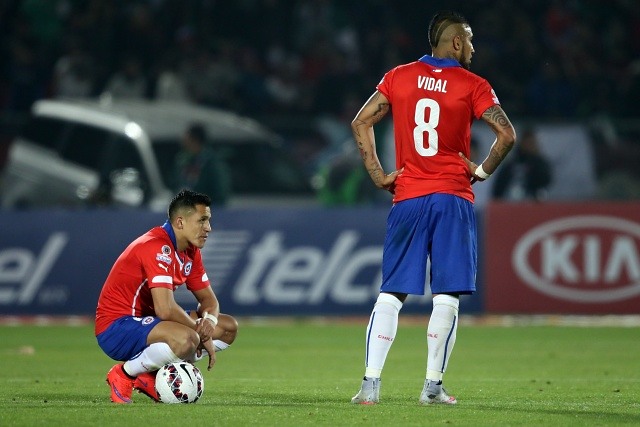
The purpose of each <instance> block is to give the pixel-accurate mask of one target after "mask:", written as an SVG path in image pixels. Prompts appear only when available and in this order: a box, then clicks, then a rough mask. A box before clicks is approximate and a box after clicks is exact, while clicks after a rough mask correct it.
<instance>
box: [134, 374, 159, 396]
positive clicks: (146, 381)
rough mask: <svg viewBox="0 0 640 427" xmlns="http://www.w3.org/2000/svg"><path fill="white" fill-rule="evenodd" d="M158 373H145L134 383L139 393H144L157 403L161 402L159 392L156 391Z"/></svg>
mask: <svg viewBox="0 0 640 427" xmlns="http://www.w3.org/2000/svg"><path fill="white" fill-rule="evenodd" d="M157 372H158V371H153V372H145V373H143V374H140V375H138V377H137V378H136V380H135V381H134V382H133V388H135V389H136V390H138V393H143V394H146V395H147V396H149V397H150V398H151V399H153V400H155V401H156V402H159V401H160V398H159V397H158V392H157V391H156V373H157Z"/></svg>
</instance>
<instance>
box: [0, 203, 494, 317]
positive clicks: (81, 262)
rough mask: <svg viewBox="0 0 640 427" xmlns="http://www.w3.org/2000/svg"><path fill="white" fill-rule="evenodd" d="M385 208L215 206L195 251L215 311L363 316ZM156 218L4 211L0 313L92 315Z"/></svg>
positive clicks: (474, 303) (186, 301) (183, 300)
mask: <svg viewBox="0 0 640 427" xmlns="http://www.w3.org/2000/svg"><path fill="white" fill-rule="evenodd" d="M387 213H388V208H387V207H379V208H339V209H338V208H336V209H322V208H291V209H289V208H276V209H274V208H270V209H250V210H234V209H228V210H225V209H220V210H215V211H214V212H213V219H212V226H213V232H212V234H211V237H210V239H209V240H208V242H207V244H206V246H205V247H204V249H203V251H202V255H203V260H204V263H205V267H206V268H207V271H208V275H209V278H210V279H211V281H212V284H213V287H214V290H215V292H216V294H217V296H218V298H219V300H220V303H221V306H222V310H223V311H224V312H228V313H231V314H233V315H236V316H268V315H285V316H306V315H349V316H350V315H368V314H369V313H370V311H371V308H372V304H373V303H374V301H375V299H376V297H377V295H378V289H379V286H380V281H381V262H382V243H383V239H384V233H385V221H386V216H387ZM163 222H164V215H162V214H157V213H151V212H146V211H115V210H88V211H74V212H67V211H42V212H9V211H7V212H3V213H2V215H0V230H1V233H0V315H9V314H11V315H37V314H51V315H56V314H60V315H91V314H93V313H94V311H95V305H96V301H97V298H98V295H99V293H100V288H101V286H102V283H103V281H104V279H105V278H106V276H107V274H108V273H109V270H110V268H111V265H112V264H113V262H114V261H115V259H116V258H117V257H118V255H120V253H121V252H122V250H123V249H124V248H125V247H126V246H127V245H128V244H129V243H130V242H131V241H132V240H133V239H135V238H136V237H137V236H139V235H140V234H142V233H144V232H146V231H147V230H148V229H150V228H151V227H154V226H156V225H161V224H162V223H163ZM479 228H480V229H481V227H479ZM479 247H482V246H481V245H479ZM481 277H482V275H480V274H479V275H478V278H479V279H480V278H481ZM478 289H479V290H482V284H481V283H478ZM427 291H428V284H427ZM176 300H177V301H178V302H179V303H180V304H181V305H182V306H183V307H185V308H192V307H193V305H194V303H195V299H194V298H193V296H192V295H191V294H190V293H189V292H188V291H186V290H184V289H179V290H178V291H177V292H176ZM481 300H482V298H481V293H478V294H476V295H473V296H469V297H463V299H462V301H461V312H464V313H477V312H479V311H481V309H482V303H481ZM430 309H431V295H430V294H428V293H427V295H425V296H424V297H417V296H413V297H411V296H410V297H409V298H408V299H407V301H406V302H405V305H404V308H403V313H413V314H428V313H429V312H430Z"/></svg>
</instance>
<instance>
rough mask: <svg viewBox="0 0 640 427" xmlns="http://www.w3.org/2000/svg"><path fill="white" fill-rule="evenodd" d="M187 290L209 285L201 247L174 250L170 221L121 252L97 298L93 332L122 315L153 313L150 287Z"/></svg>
mask: <svg viewBox="0 0 640 427" xmlns="http://www.w3.org/2000/svg"><path fill="white" fill-rule="evenodd" d="M182 284H186V286H187V289H189V290H190V291H197V290H200V289H204V288H206V287H207V286H210V284H209V279H208V277H207V273H206V271H205V269H204V266H203V265H202V256H201V254H200V249H198V248H196V247H193V246H191V247H189V248H187V249H186V250H184V251H181V252H178V251H176V244H175V235H174V233H173V228H172V227H171V225H170V224H169V223H165V225H163V226H162V227H155V228H152V229H151V230H149V231H148V232H147V233H145V234H143V235H142V236H140V237H138V238H137V239H136V240H134V241H133V242H132V243H131V244H129V246H128V247H127V248H126V249H125V250H124V252H122V254H121V255H120V256H119V257H118V259H117V260H116V262H115V264H114V265H113V267H112V268H111V271H110V272H109V276H107V280H106V281H105V283H104V286H103V287H102V291H101V292H100V297H99V298H98V308H97V310H96V325H95V333H96V335H98V334H100V333H101V332H103V331H104V330H105V329H107V328H108V327H109V325H110V324H111V322H113V321H114V320H116V319H118V318H120V317H123V316H135V317H144V316H155V311H154V308H153V298H152V297H151V288H158V287H159V288H167V289H171V290H173V291H175V290H176V289H177V288H178V286H180V285H182Z"/></svg>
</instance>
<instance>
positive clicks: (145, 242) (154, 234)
mask: <svg viewBox="0 0 640 427" xmlns="http://www.w3.org/2000/svg"><path fill="white" fill-rule="evenodd" d="M132 246H135V247H136V248H137V249H138V250H159V251H161V252H162V253H165V252H169V253H171V247H172V243H171V238H170V237H169V235H168V234H167V232H166V231H165V230H164V229H163V228H162V227H154V228H152V229H151V230H149V231H147V232H146V233H144V234H143V235H142V236H140V237H138V238H137V239H136V240H134V241H133V243H132ZM165 246H166V248H165Z"/></svg>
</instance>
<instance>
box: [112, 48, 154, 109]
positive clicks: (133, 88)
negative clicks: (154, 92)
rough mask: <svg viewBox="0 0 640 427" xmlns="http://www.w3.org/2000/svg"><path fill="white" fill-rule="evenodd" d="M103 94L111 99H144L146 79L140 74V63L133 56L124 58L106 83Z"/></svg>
mask: <svg viewBox="0 0 640 427" xmlns="http://www.w3.org/2000/svg"><path fill="white" fill-rule="evenodd" d="M103 94H104V95H108V96H112V97H113V98H139V99H141V98H145V97H146V94H147V78H146V77H145V76H144V74H143V73H142V66H141V64H140V61H139V60H138V59H137V58H135V57H133V56H128V57H125V58H124V59H123V61H122V65H121V67H120V69H119V70H118V71H117V72H116V73H115V74H114V75H113V76H111V78H110V79H109V81H108V82H107V85H106V87H105V88H104V92H103Z"/></svg>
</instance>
